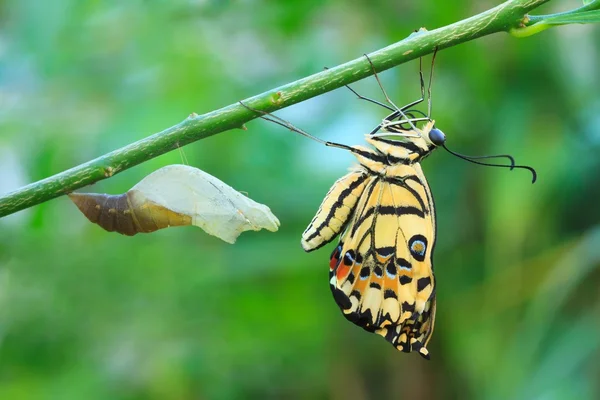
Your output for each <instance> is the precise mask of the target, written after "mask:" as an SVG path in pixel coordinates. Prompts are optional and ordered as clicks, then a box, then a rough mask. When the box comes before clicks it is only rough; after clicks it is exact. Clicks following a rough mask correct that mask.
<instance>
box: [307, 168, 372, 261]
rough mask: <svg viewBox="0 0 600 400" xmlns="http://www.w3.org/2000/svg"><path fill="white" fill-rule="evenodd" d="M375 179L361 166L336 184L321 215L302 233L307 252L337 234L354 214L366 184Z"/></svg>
mask: <svg viewBox="0 0 600 400" xmlns="http://www.w3.org/2000/svg"><path fill="white" fill-rule="evenodd" d="M371 180H373V177H372V176H370V175H369V174H368V173H367V171H366V170H365V169H364V168H363V167H360V166H359V167H357V169H355V170H353V171H351V172H350V173H348V174H346V175H344V176H343V177H341V178H340V179H338V180H337V181H336V182H335V183H334V184H333V186H332V187H331V189H329V192H328V193H327V195H326V196H325V199H323V202H322V203H321V206H320V207H319V210H318V211H317V214H316V215H315V217H314V218H313V219H312V221H310V224H309V225H308V227H307V228H306V230H305V231H304V233H303V234H302V247H303V248H304V250H305V251H307V252H308V251H313V250H316V249H318V248H320V247H322V246H324V245H326V244H327V243H329V242H331V241H332V240H333V239H335V238H336V237H337V235H338V234H339V233H340V232H341V231H342V229H343V228H344V226H345V225H346V223H347V222H348V219H349V218H350V217H351V216H352V214H353V213H354V209H355V208H356V204H357V202H358V200H359V198H360V197H361V195H362V193H363V190H364V188H365V186H366V185H367V183H368V182H369V181H371Z"/></svg>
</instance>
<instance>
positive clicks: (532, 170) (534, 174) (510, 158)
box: [442, 144, 537, 183]
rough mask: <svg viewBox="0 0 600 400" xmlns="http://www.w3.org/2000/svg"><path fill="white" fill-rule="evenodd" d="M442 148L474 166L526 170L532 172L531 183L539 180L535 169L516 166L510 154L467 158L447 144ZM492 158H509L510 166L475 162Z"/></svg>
mask: <svg viewBox="0 0 600 400" xmlns="http://www.w3.org/2000/svg"><path fill="white" fill-rule="evenodd" d="M442 147H444V149H445V150H446V151H447V152H448V153H450V154H452V155H454V156H456V157H458V158H460V159H463V160H465V161H468V162H470V163H473V164H477V165H484V166H487V167H502V168H509V169H510V170H513V169H515V168H519V169H526V170H528V171H529V172H531V175H532V179H531V183H535V181H536V180H537V172H536V171H535V169H533V168H531V167H529V166H527V165H515V159H514V158H513V157H512V156H511V155H508V154H498V155H493V156H467V155H463V154H460V153H456V152H454V151H452V150H450V149H449V148H448V147H446V145H445V144H443V145H442ZM490 158H507V159H509V160H510V165H505V164H492V163H485V162H481V161H475V160H481V159H490Z"/></svg>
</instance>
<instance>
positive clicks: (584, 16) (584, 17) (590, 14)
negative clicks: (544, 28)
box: [540, 10, 600, 25]
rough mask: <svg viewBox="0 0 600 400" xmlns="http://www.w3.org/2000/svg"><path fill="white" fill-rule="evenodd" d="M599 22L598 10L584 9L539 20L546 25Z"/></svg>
mask: <svg viewBox="0 0 600 400" xmlns="http://www.w3.org/2000/svg"><path fill="white" fill-rule="evenodd" d="M595 22H600V10H594V11H584V12H580V13H576V14H569V15H557V16H554V17H550V18H547V19H544V20H543V21H541V22H540V23H541V24H546V25H567V24H593V23H595Z"/></svg>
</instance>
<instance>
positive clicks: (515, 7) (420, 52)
mask: <svg viewBox="0 0 600 400" xmlns="http://www.w3.org/2000/svg"><path fill="white" fill-rule="evenodd" d="M548 1H549V0H509V1H506V2H504V3H502V4H500V5H499V6H497V7H494V8H492V9H490V10H488V11H485V12H483V13H481V14H478V15H475V16H473V17H470V18H467V19H465V20H462V21H459V22H456V23H454V24H452V25H448V26H445V27H442V28H438V29H435V30H432V31H419V32H417V33H414V34H412V35H410V36H409V37H408V38H406V39H404V40H402V41H400V42H397V43H394V44H392V45H390V46H388V47H385V48H383V49H380V50H377V51H375V52H373V53H370V54H369V58H370V59H371V61H372V62H373V65H374V66H375V68H376V69H377V71H384V70H387V69H389V68H392V67H395V66H397V65H399V64H403V63H405V62H407V61H410V60H413V59H416V58H418V57H421V56H424V55H426V54H429V53H432V52H433V51H434V49H435V48H439V49H443V48H447V47H451V46H455V45H457V44H459V43H463V42H466V41H469V40H472V39H475V38H479V37H482V36H486V35H489V34H492V33H496V32H507V31H510V30H513V29H516V28H518V27H522V26H524V24H525V23H526V22H527V19H526V15H527V13H528V12H529V11H531V10H533V9H534V8H536V7H538V6H540V5H542V4H544V3H546V2H548ZM372 73H373V72H372V69H371V66H370V64H369V62H368V61H367V59H366V58H365V57H359V58H357V59H355V60H352V61H349V62H347V63H345V64H342V65H339V66H337V67H335V68H330V69H328V70H325V71H322V72H319V73H317V74H314V75H311V76H308V77H306V78H303V79H300V80H297V81H295V82H292V83H289V84H287V85H284V86H281V87H278V88H275V89H272V90H269V91H267V92H264V93H261V94H259V95H256V96H254V97H251V98H249V99H246V100H244V103H245V104H246V105H248V106H249V107H252V108H254V109H257V110H262V111H267V112H272V111H275V110H279V109H281V108H284V107H288V106H290V105H292V104H296V103H299V102H301V101H304V100H307V99H310V98H312V97H315V96H318V95H320V94H323V93H326V92H329V91H331V90H334V89H337V88H339V87H341V86H343V85H347V84H349V83H352V82H355V81H358V80H360V79H363V78H365V77H368V76H370V75H372ZM258 116H259V115H258V114H257V113H256V112H253V111H251V110H248V109H246V108H244V107H243V106H242V105H240V104H238V103H237V102H236V103H235V104H232V105H229V106H227V107H224V108H221V109H219V110H216V111H212V112H209V113H207V114H204V115H196V114H192V115H190V116H189V117H188V118H187V119H185V120H184V121H182V122H181V123H179V124H177V125H175V126H172V127H170V128H167V129H165V130H164V131H162V132H159V133H156V134H154V135H152V136H149V137H147V138H145V139H142V140H139V141H137V142H135V143H132V144H129V145H127V146H125V147H122V148H120V149H118V150H115V151H113V152H111V153H108V154H105V155H103V156H100V157H98V158H96V159H94V160H91V161H88V162H86V163H84V164H81V165H78V166H76V167H74V168H71V169H69V170H67V171H64V172H61V173H59V174H56V175H54V176H51V177H49V178H46V179H43V180H41V181H38V182H35V183H32V184H29V185H27V186H25V187H22V188H20V189H18V190H15V191H13V192H10V193H7V194H5V195H4V196H2V197H0V217H3V216H5V215H8V214H12V213H14V212H17V211H19V210H22V209H25V208H28V207H32V206H34V205H36V204H40V203H42V202H45V201H48V200H50V199H53V198H55V197H58V196H61V195H63V194H66V193H70V192H72V191H74V190H76V189H79V188H81V187H83V186H86V185H90V184H92V183H94V182H97V181H100V180H102V179H106V178H109V177H111V176H113V175H115V174H117V173H119V172H121V171H124V170H126V169H128V168H131V167H133V166H135V165H138V164H140V163H142V162H144V161H147V160H149V159H152V158H154V157H157V156H159V155H161V154H164V153H166V152H169V151H171V150H174V149H176V148H178V147H180V146H185V145H187V144H189V143H192V142H195V141H196V140H200V139H204V138H206V137H208V136H211V135H215V134H217V133H220V132H223V131H227V130H230V129H234V128H240V127H242V126H243V125H244V123H246V122H248V121H250V120H252V119H254V118H256V117H258Z"/></svg>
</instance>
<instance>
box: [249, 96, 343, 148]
mask: <svg viewBox="0 0 600 400" xmlns="http://www.w3.org/2000/svg"><path fill="white" fill-rule="evenodd" d="M239 103H240V104H241V105H242V106H243V107H244V108H246V109H248V110H250V111H253V112H255V113H258V114H260V118H262V119H264V120H265V121H269V122H273V123H274V124H277V125H280V126H283V127H284V128H287V129H289V130H290V131H292V132H296V133H299V134H300V135H302V136H304V137H307V138H309V139H312V140H314V141H316V142H319V143H321V144H324V145H325V146H330V147H338V148H340V149H345V150H350V151H352V148H351V147H350V146H347V145H345V144H341V143H335V142H329V141H327V140H323V139H320V138H318V137H316V136H313V135H311V134H310V133H308V132H306V131H304V130H302V129H300V128H298V127H296V126H294V125H293V124H292V123H291V122H289V121H286V120H285V119H283V118H280V117H278V116H276V115H274V114H271V113H268V112H266V111H262V110H257V109H255V108H252V107H249V106H247V105H246V104H244V103H243V102H241V101H240V102H239Z"/></svg>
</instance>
